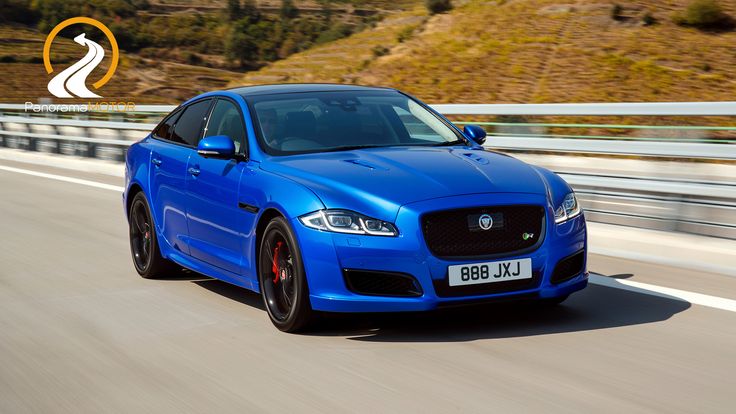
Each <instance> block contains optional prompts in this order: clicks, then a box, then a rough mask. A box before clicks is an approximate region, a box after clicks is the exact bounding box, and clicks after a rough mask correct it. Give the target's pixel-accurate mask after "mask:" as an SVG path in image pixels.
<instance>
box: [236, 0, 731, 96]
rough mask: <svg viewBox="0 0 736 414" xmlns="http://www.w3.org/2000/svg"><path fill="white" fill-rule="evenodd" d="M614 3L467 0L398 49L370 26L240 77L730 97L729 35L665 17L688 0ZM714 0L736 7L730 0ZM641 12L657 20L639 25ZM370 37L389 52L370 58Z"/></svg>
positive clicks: (425, 92)
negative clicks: (617, 14) (618, 15)
mask: <svg viewBox="0 0 736 414" xmlns="http://www.w3.org/2000/svg"><path fill="white" fill-rule="evenodd" d="M455 3H456V4H457V3H459V2H455ZM618 3H619V4H621V5H622V6H624V13H623V14H624V16H625V17H626V18H625V19H624V20H622V21H615V20H613V19H612V18H611V8H612V5H613V2H612V3H605V2H601V3H597V2H589V1H577V2H569V3H564V2H561V1H559V0H511V1H499V2H487V1H478V0H472V1H468V2H465V3H464V4H462V5H457V6H456V8H455V10H453V11H452V12H451V13H449V14H445V15H438V16H433V17H431V18H430V19H429V20H428V21H427V23H426V24H424V25H423V27H422V29H421V30H418V31H417V32H416V33H415V34H414V36H413V37H412V38H411V39H409V40H407V41H405V42H403V43H401V44H400V45H398V46H397V42H396V40H395V38H394V37H393V33H395V32H396V30H394V29H391V28H390V26H389V28H387V27H384V26H379V27H377V28H376V29H374V30H371V31H366V32H364V33H361V34H359V35H356V36H353V37H351V38H348V39H344V40H341V41H339V42H334V43H332V44H329V45H325V46H323V47H321V48H319V49H315V50H310V51H307V52H305V53H302V54H300V55H296V56H293V57H290V58H288V59H286V60H284V61H281V62H278V63H277V64H274V65H272V66H269V67H267V68H264V69H262V70H260V71H258V72H256V73H252V74H248V75H247V76H246V77H245V82H246V83H261V82H282V81H288V82H300V81H320V82H356V83H362V84H379V85H384V86H394V87H398V88H401V89H403V90H406V91H408V92H410V93H413V94H415V95H417V96H420V97H422V98H423V99H426V100H428V101H430V102H464V103H476V102H477V103H480V102H590V101H601V102H610V101H621V102H626V101H688V100H693V101H710V100H732V99H733V97H734V96H735V95H736V83H734V81H735V80H736V49H735V48H734V45H736V33H734V32H732V33H721V34H713V33H704V32H700V31H698V30H695V29H690V28H683V27H679V26H677V25H675V24H674V23H672V22H671V15H672V13H674V12H675V11H676V10H681V9H684V7H685V5H686V4H687V0H671V1H661V0H647V1H643V0H641V1H625V2H618ZM721 4H722V5H723V7H724V8H725V9H726V10H727V11H728V12H729V13H730V14H731V15H733V16H736V1H734V0H728V1H725V0H721ZM647 12H648V13H651V14H652V15H653V16H654V17H655V18H656V19H657V21H658V23H657V24H655V25H652V26H644V25H643V24H642V19H643V16H644V15H645V14H646V13H647ZM414 13H415V15H416V16H417V17H419V16H421V15H422V14H423V13H422V10H420V9H417V10H415V11H414ZM400 26H401V25H394V27H395V28H399V27H400ZM397 30H400V29H397ZM389 33H391V34H389ZM376 45H384V46H387V47H389V48H390V53H389V54H388V55H386V56H382V57H380V58H371V56H370V50H371V48H373V47H375V46H376Z"/></svg>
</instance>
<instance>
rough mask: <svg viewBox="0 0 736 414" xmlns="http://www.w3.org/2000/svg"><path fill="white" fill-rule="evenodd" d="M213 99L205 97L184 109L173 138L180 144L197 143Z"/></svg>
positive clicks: (172, 135) (175, 127) (175, 126)
mask: <svg viewBox="0 0 736 414" xmlns="http://www.w3.org/2000/svg"><path fill="white" fill-rule="evenodd" d="M211 102H212V101H211V100H209V99H205V100H204V101H200V102H197V103H194V104H191V105H189V106H188V107H186V108H185V109H184V112H183V113H182V114H181V117H180V118H179V120H178V121H177V122H176V125H174V132H173V133H172V134H171V140H172V141H174V142H178V143H180V144H187V145H192V146H194V145H197V141H198V140H199V133H200V132H201V131H202V121H204V119H205V117H206V116H207V110H208V109H210V103H211Z"/></svg>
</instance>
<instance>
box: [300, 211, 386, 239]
mask: <svg viewBox="0 0 736 414" xmlns="http://www.w3.org/2000/svg"><path fill="white" fill-rule="evenodd" d="M299 221H301V222H302V224H304V225H305V226H307V227H311V228H313V229H317V230H324V231H333V232H336V233H350V234H369V235H371V236H396V235H397V234H399V232H398V230H396V227H395V226H394V225H393V224H391V223H389V222H386V221H383V220H378V219H374V218H370V217H367V216H364V215H362V214H358V213H356V212H354V211H348V210H320V211H315V212H314V213H309V214H306V215H303V216H301V217H299Z"/></svg>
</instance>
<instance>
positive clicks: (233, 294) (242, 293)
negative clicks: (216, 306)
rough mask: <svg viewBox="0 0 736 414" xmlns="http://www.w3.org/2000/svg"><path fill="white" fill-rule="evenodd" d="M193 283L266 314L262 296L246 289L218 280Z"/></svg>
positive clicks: (193, 281)
mask: <svg viewBox="0 0 736 414" xmlns="http://www.w3.org/2000/svg"><path fill="white" fill-rule="evenodd" d="M191 282H192V283H194V284H196V285H197V286H200V287H203V288H205V289H207V290H209V291H210V292H212V293H216V294H218V295H220V296H224V297H226V298H228V299H230V300H234V301H236V302H240V303H242V304H243V305H248V306H250V307H253V308H258V309H260V310H262V311H264V312H265V311H266V307H265V306H264V305H263V300H262V299H261V295H260V294H258V293H255V292H253V291H250V290H248V289H246V288H243V287H240V286H236V285H233V284H230V283H227V282H223V281H221V280H217V279H199V280H191Z"/></svg>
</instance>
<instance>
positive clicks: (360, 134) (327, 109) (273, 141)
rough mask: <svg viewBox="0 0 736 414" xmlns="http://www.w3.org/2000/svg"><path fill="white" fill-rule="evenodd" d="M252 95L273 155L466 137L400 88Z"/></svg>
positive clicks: (265, 141)
mask: <svg viewBox="0 0 736 414" xmlns="http://www.w3.org/2000/svg"><path fill="white" fill-rule="evenodd" d="M249 101H250V103H251V106H252V108H253V112H254V113H255V118H256V127H257V128H258V129H259V138H260V139H261V143H262V145H263V146H264V149H265V150H266V152H268V153H269V154H273V155H290V154H301V153H307V152H326V151H340V150H348V149H355V148H365V147H388V146H420V145H425V146H427V145H433V146H434V145H452V144H454V143H458V144H463V143H465V141H464V140H463V139H462V136H461V135H460V134H458V133H457V132H456V131H455V130H454V129H453V128H451V127H450V126H448V125H447V124H445V122H443V121H442V120H441V119H440V118H438V117H437V116H435V115H434V114H433V113H432V112H430V111H428V110H427V109H425V108H424V107H423V106H422V105H420V104H419V103H417V102H415V101H414V100H412V99H411V98H409V97H407V96H405V95H402V94H401V93H398V92H396V91H339V92H307V93H294V94H281V95H264V96H255V97H251V98H249Z"/></svg>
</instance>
